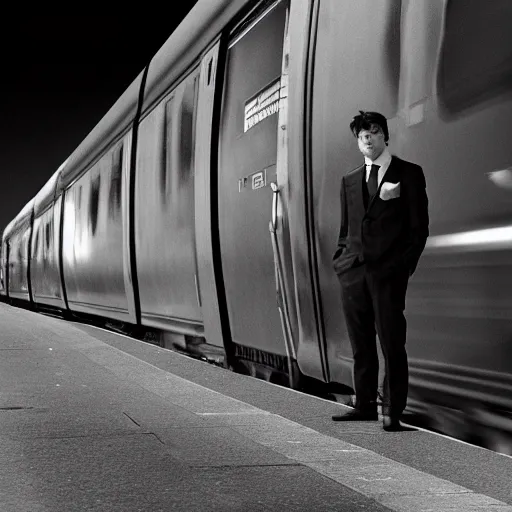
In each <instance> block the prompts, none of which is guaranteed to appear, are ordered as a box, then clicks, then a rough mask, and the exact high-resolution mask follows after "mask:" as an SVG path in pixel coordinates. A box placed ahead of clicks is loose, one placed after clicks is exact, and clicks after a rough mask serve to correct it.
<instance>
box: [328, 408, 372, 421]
mask: <svg viewBox="0 0 512 512" xmlns="http://www.w3.org/2000/svg"><path fill="white" fill-rule="evenodd" d="M378 418H379V417H378V415H377V411H373V412H371V411H360V410H359V409H353V410H352V411H349V412H347V413H345V414H335V415H334V416H333V417H332V420H333V421H376V420H377V419H378Z"/></svg>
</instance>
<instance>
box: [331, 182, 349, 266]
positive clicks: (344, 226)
mask: <svg viewBox="0 0 512 512" xmlns="http://www.w3.org/2000/svg"><path fill="white" fill-rule="evenodd" d="M340 206H341V222H340V231H339V234H338V246H337V248H336V252H335V253H334V256H333V258H332V259H333V261H336V259H338V258H339V257H340V256H341V254H342V252H343V251H344V249H345V247H346V246H347V233H348V212H347V194H346V191H345V178H344V177H343V178H341V188H340Z"/></svg>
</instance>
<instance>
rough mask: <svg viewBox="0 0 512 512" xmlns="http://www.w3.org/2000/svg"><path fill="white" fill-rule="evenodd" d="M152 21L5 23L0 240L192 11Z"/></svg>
mask: <svg viewBox="0 0 512 512" xmlns="http://www.w3.org/2000/svg"><path fill="white" fill-rule="evenodd" d="M195 3H196V2H195V1H194V0H192V1H190V2H188V5H189V7H186V8H183V7H181V8H180V9H174V11H173V15H171V16H167V17H163V16H161V17H158V16H155V17H154V18H152V19H151V21H149V20H148V21H147V22H146V20H144V19H142V18H141V17H140V15H139V16H135V15H133V16H131V17H129V16H124V17H123V16H115V17H114V16H103V17H101V18H100V17H98V16H92V15H90V16H87V15H81V16H71V15H70V16H64V15H60V16H39V17H36V16H33V17H23V18H21V17H18V18H13V19H11V20H10V22H9V26H8V27H7V29H6V31H4V32H2V33H1V35H0V41H1V43H2V48H3V50H2V62H3V68H4V77H3V80H2V85H1V90H2V94H1V100H0V102H1V106H0V130H1V141H2V144H1V146H0V170H1V176H2V178H3V179H2V183H3V187H2V195H1V201H0V233H2V232H3V230H4V228H5V227H6V225H7V224H8V223H9V222H10V221H11V220H12V219H13V218H14V217H15V216H16V215H17V214H18V213H19V211H20V210H21V209H22V208H23V207H24V206H25V205H26V203H27V202H28V201H29V200H30V199H31V198H32V197H33V196H34V195H35V194H37V192H38V191H39V190H40V189H41V187H42V186H43V185H44V184H45V183H46V182H47V181H48V179H49V178H50V177H51V176H52V175H53V173H54V172H55V171H56V170H57V168H58V167H59V166H60V165H61V164H62V163H63V162H64V161H65V160H66V158H68V157H69V155H70V154H71V153H72V152H73V151H74V150H75V149H76V148H77V147H78V146H79V145H80V143H81V142H82V140H83V139H84V138H85V137H86V136H87V135H88V134H89V133H90V132H91V130H92V129H93V128H94V127H95V126H96V124H97V123H98V122H99V121H100V120H101V119H102V118H103V116H104V115H105V114H106V113H107V112H108V110H109V109H110V108H111V107H112V105H113V104H114V103H115V102H116V101H117V99H118V98H119V97H120V96H121V95H122V94H123V92H124V91H125V90H126V89H127V88H128V87H129V85H130V84H131V83H132V82H133V81H134V80H135V79H136V77H137V76H138V75H139V73H140V72H141V71H142V70H143V69H144V66H145V65H146V64H147V62H148V61H149V60H150V59H151V57H152V56H153V55H154V54H155V53H156V52H157V51H158V50H159V48H160V47H161V46H162V45H163V44H164V43H165V41H166V40H167V39H168V38H169V36H170V35H171V34H172V32H173V31H174V29H175V28H176V27H177V26H178V25H179V23H180V22H181V21H182V19H183V18H184V17H185V15H186V14H187V13H188V12H189V10H190V9H191V8H192V7H193V6H194V4H195Z"/></svg>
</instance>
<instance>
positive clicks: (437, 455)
mask: <svg viewBox="0 0 512 512" xmlns="http://www.w3.org/2000/svg"><path fill="white" fill-rule="evenodd" d="M0 356H1V357H0V511H1V512H11V511H12V512H14V511H16V512H19V511H27V512H29V511H30V512H33V511H34V512H39V511H49V512H60V511H66V512H74V511H89V510H91V511H123V512H131V511H151V512H153V511H167V510H176V511H268V510H275V509H280V510H283V511H331V510H332V511H347V512H351V511H375V512H380V511H386V510H394V511H404V512H405V511H407V512H417V511H418V512H420V511H435V512H443V511H458V510H461V511H462V510H464V511H489V510H492V511H498V512H512V490H511V487H512V486H511V484H510V483H511V481H512V458H511V457H507V456H504V455H500V454H497V453H494V452H490V451H488V450H484V449H482V448H478V447H473V446H470V445H467V444H464V443H460V442H457V441H453V440H451V439H448V438H446V437H443V436H439V435H436V434H432V433H429V432H425V431H422V430H420V429H416V430H414V431H410V432H400V433H386V432H384V431H383V430H382V429H381V426H380V423H378V422H369V423H353V424H340V423H334V422H332V421H331V419H330V418H331V415H332V414H333V413H335V412H338V411H339V410H340V409H341V408H342V407H343V406H341V405H338V404H336V403H333V402H329V401H325V400H322V399H319V398H316V397H312V396H307V395H303V394H300V393H297V392H294V391H292V390H289V389H285V388H281V387H278V386H275V385H272V384H268V383H266V382H263V381H260V380H257V379H253V378H251V377H247V376H242V375H237V374H234V373H231V372H229V371H227V370H224V369H222V368H219V367H216V366H213V365H209V364H207V363H203V362H201V361H197V360H194V359H190V358H188V357H186V356H183V355H180V354H178V353H175V352H171V351H168V350H164V349H161V348H158V347H155V346H153V345H149V344H146V343H142V342H139V341H137V340H133V339H130V338H127V337H125V336H122V335H118V334H114V333H111V332H107V331H103V330H101V329H97V328H95V327H91V326H85V325H80V324H74V323H70V322H64V321H61V320H58V319H55V318H50V317H45V316H43V315H40V314H36V313H32V312H29V311H25V310H23V309H18V308H13V307H11V306H8V305H6V304H0Z"/></svg>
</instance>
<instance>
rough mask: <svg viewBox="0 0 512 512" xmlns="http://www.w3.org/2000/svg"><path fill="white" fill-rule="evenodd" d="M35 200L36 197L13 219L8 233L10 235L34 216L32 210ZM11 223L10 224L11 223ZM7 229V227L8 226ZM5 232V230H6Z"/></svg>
mask: <svg viewBox="0 0 512 512" xmlns="http://www.w3.org/2000/svg"><path fill="white" fill-rule="evenodd" d="M34 202H35V198H34V197H33V198H32V199H31V200H30V201H29V202H28V203H27V204H26V205H25V206H24V207H23V208H22V209H21V210H20V212H19V213H18V215H16V217H14V219H13V220H12V221H11V224H12V226H11V230H10V232H9V233H8V235H10V234H12V233H14V232H15V231H16V230H17V229H18V228H20V227H21V226H22V225H23V224H25V223H26V222H27V221H29V220H30V218H31V216H32V212H33V210H34ZM9 225H10V224H9ZM6 229H7V228H6ZM4 232H5V231H4Z"/></svg>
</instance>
